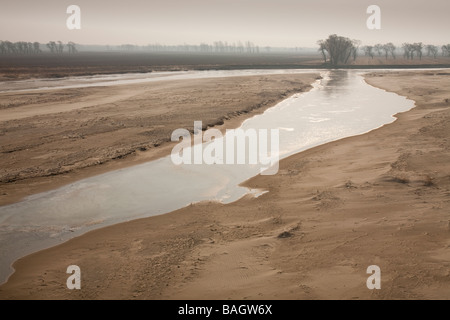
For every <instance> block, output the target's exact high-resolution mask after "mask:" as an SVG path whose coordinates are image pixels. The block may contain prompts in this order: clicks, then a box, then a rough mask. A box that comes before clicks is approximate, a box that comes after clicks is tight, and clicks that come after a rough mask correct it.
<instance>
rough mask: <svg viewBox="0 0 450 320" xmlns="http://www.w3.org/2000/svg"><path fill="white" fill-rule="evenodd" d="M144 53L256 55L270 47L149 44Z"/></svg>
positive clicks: (226, 44) (240, 44)
mask: <svg viewBox="0 0 450 320" xmlns="http://www.w3.org/2000/svg"><path fill="white" fill-rule="evenodd" d="M120 49H122V50H126V51H130V50H137V49H139V47H138V46H133V45H122V46H121V47H120ZM142 49H144V50H145V51H151V52H201V53H223V54H233V53H235V54H244V53H248V54H258V53H260V52H270V50H271V48H270V47H264V48H260V47H259V46H257V45H255V44H254V43H253V42H251V41H246V42H244V43H243V42H241V41H239V42H235V43H228V42H226V41H225V42H224V41H215V42H213V43H212V44H208V43H201V44H200V45H189V44H184V45H177V46H165V45H160V44H150V45H148V46H145V47H143V48H142Z"/></svg>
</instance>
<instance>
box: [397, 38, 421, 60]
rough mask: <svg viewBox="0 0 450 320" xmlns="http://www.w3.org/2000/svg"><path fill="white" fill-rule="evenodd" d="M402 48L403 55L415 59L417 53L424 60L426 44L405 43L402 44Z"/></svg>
mask: <svg viewBox="0 0 450 320" xmlns="http://www.w3.org/2000/svg"><path fill="white" fill-rule="evenodd" d="M402 48H403V52H404V54H403V56H404V57H405V58H406V59H411V60H414V57H415V56H416V55H417V56H418V57H419V59H420V60H422V56H423V48H424V45H423V43H422V42H417V43H404V44H402Z"/></svg>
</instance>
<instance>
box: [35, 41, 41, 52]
mask: <svg viewBox="0 0 450 320" xmlns="http://www.w3.org/2000/svg"><path fill="white" fill-rule="evenodd" d="M41 52H42V51H41V45H40V43H39V42H34V43H33V53H34V54H39V53H41Z"/></svg>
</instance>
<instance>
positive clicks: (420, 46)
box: [413, 42, 423, 60]
mask: <svg viewBox="0 0 450 320" xmlns="http://www.w3.org/2000/svg"><path fill="white" fill-rule="evenodd" d="M413 49H414V51H415V52H417V55H418V56H419V58H420V60H422V56H423V52H422V50H423V43H422V42H417V43H414V44H413Z"/></svg>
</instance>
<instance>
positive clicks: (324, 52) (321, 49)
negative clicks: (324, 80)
mask: <svg viewBox="0 0 450 320" xmlns="http://www.w3.org/2000/svg"><path fill="white" fill-rule="evenodd" d="M317 44H318V45H319V52H320V53H322V57H323V61H324V63H327V49H326V47H325V41H324V40H319V41H317Z"/></svg>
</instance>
